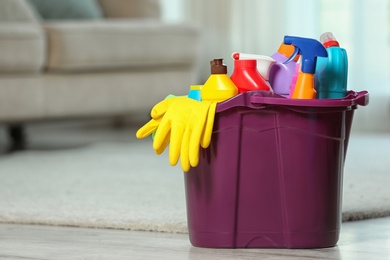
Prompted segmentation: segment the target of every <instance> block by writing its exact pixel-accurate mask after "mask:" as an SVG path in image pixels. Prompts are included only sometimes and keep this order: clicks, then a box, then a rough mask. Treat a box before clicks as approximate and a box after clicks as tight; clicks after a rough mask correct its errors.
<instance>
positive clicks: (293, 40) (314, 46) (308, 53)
mask: <svg viewBox="0 0 390 260" xmlns="http://www.w3.org/2000/svg"><path fill="white" fill-rule="evenodd" d="M284 43H285V44H290V45H293V46H294V47H295V50H294V53H293V55H292V56H291V57H290V58H289V59H288V60H287V61H286V62H285V63H288V62H290V61H292V60H293V59H294V58H295V56H296V55H297V54H301V58H302V61H301V71H300V72H299V74H298V78H297V82H296V84H295V89H294V93H293V95H292V98H298V99H314V98H315V97H316V90H315V81H314V73H315V71H316V63H317V57H327V56H328V52H327V51H326V49H325V47H324V46H323V45H322V44H321V43H320V42H319V41H317V40H315V39H310V38H303V37H296V36H285V37H284Z"/></svg>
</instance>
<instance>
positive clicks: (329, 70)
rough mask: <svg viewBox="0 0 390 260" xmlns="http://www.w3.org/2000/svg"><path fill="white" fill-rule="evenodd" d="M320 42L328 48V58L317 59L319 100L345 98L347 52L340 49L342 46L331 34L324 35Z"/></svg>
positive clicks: (316, 82)
mask: <svg viewBox="0 0 390 260" xmlns="http://www.w3.org/2000/svg"><path fill="white" fill-rule="evenodd" d="M320 41H321V42H322V44H323V45H324V47H325V48H326V51H327V52H328V57H327V58H320V57H318V59H317V70H316V74H315V85H316V90H317V98H320V99H325V98H343V97H345V95H346V92H347V78H348V57H347V52H346V50H345V49H343V48H340V44H339V43H338V41H337V40H336V38H335V37H334V35H333V34H332V33H330V32H327V33H324V34H322V35H321V38H320Z"/></svg>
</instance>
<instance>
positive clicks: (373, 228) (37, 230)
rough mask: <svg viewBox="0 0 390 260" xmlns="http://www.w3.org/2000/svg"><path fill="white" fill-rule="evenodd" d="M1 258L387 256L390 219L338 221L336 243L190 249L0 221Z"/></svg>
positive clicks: (178, 240)
mask: <svg viewBox="0 0 390 260" xmlns="http://www.w3.org/2000/svg"><path fill="white" fill-rule="evenodd" d="M0 259H34V260H38V259H39V260H41V259H42V260H43V259H45V260H49V259H110V260H111V259H170V260H171V259H202V260H206V259H207V260H210V259H343V260H346V259H351V260H359V259H364V260H375V259H390V218H383V219H372V220H365V221H358V222H347V223H343V226H342V231H341V238H340V241H339V243H338V245H337V246H336V247H333V248H325V249H315V250H308V249H305V250H291V249H207V248H195V247H193V246H191V244H190V242H189V241H188V235H187V234H169V233H155V232H134V231H126V230H107V229H86V228H76V227H52V226H35V225H13V224H0Z"/></svg>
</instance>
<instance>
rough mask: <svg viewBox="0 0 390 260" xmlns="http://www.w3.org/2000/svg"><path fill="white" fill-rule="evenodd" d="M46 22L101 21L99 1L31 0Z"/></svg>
mask: <svg viewBox="0 0 390 260" xmlns="http://www.w3.org/2000/svg"><path fill="white" fill-rule="evenodd" d="M29 1H30V3H31V4H32V6H34V7H35V9H36V10H37V11H38V13H39V14H40V15H41V17H42V18H43V19H45V20H66V19H100V18H102V17H103V15H102V10H101V9H100V5H99V3H98V2H97V0H50V1H48V0H29Z"/></svg>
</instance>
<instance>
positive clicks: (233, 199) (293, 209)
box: [184, 91, 368, 248]
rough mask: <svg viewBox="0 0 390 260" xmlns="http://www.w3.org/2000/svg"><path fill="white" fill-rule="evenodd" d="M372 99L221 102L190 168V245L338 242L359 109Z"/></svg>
mask: <svg viewBox="0 0 390 260" xmlns="http://www.w3.org/2000/svg"><path fill="white" fill-rule="evenodd" d="M367 104H368V93H367V92H366V91H362V92H359V93H356V92H352V91H350V92H348V95H347V96H346V97H345V98H343V99H322V100H318V99H317V100H293V99H286V98H283V97H280V96H278V95H276V94H273V93H270V92H263V91H254V92H245V93H242V94H240V95H237V96H236V97H234V98H232V99H230V100H228V101H225V102H223V103H220V104H218V106H217V112H216V116H215V123H214V130H213V135H212V141H211V144H210V147H209V148H207V149H202V150H201V152H200V162H199V165H198V166H197V167H195V168H191V170H190V171H189V172H188V173H184V179H185V188H186V199H187V218H188V231H189V237H190V241H191V243H192V244H193V245H194V246H199V247H213V248H271V247H276V248H321V247H330V246H334V245H336V243H337V241H338V238H339V232H340V225H341V202H342V179H343V168H344V160H345V155H346V149H347V146H348V139H349V133H350V129H351V124H352V118H353V113H354V110H355V109H356V108H357V106H358V105H362V106H365V105H367Z"/></svg>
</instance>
